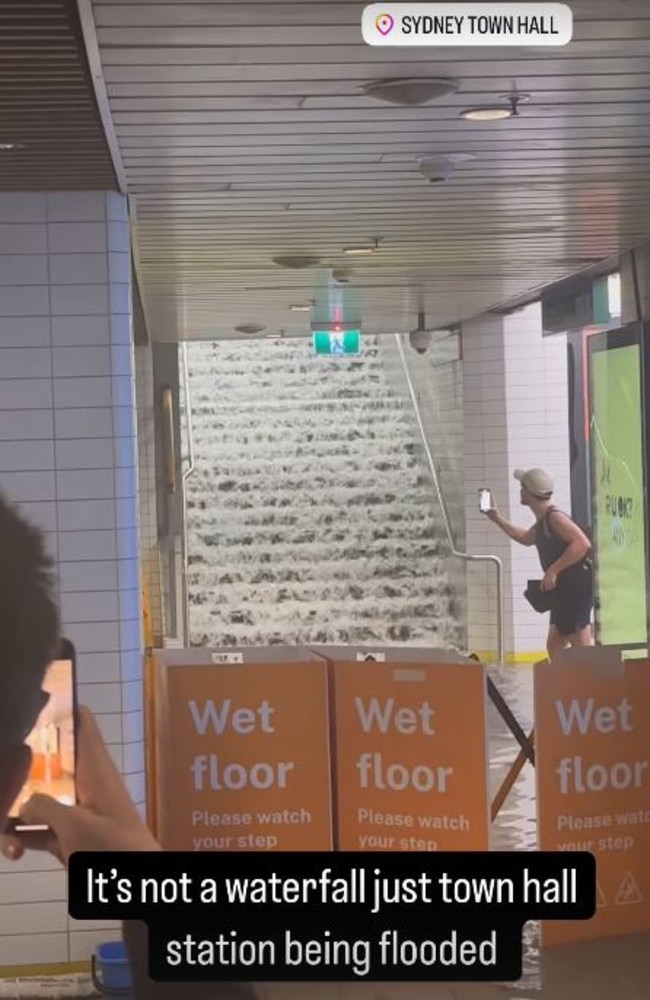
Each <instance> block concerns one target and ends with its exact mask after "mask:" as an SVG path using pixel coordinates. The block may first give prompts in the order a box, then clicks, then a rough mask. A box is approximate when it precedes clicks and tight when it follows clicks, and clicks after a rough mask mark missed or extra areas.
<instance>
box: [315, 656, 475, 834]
mask: <svg viewBox="0 0 650 1000" xmlns="http://www.w3.org/2000/svg"><path fill="white" fill-rule="evenodd" d="M333 671H334V691H335V733H336V762H337V767H336V771H337V815H338V821H337V828H338V847H339V850H342V851H364V850H367V851H485V850H487V849H488V838H489V820H488V795H487V768H486V726H485V672H484V668H483V667H482V666H481V665H480V664H478V663H476V664H475V663H471V664H438V663H434V664H426V665H425V664H417V665H414V664H412V663H411V664H403V665H399V664H395V663H355V662H337V663H334V665H333Z"/></svg>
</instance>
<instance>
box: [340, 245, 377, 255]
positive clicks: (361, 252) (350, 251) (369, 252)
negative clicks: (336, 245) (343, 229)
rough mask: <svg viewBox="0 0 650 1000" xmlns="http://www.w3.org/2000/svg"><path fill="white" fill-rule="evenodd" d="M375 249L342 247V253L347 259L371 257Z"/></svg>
mask: <svg viewBox="0 0 650 1000" xmlns="http://www.w3.org/2000/svg"><path fill="white" fill-rule="evenodd" d="M376 249H377V248H376V247H374V246H359V247H343V253H344V254H347V256H348V257H371V256H372V254H373V253H374V252H375V250H376Z"/></svg>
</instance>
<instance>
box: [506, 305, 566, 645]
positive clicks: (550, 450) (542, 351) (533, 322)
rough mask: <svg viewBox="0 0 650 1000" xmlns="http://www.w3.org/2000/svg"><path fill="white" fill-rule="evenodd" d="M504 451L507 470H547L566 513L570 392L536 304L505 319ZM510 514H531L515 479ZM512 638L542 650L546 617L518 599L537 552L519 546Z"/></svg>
mask: <svg viewBox="0 0 650 1000" xmlns="http://www.w3.org/2000/svg"><path fill="white" fill-rule="evenodd" d="M504 342H505V371H506V393H507V400H508V455H509V464H510V468H511V469H516V468H523V469H530V468H542V469H546V470H547V471H548V472H550V474H551V475H552V476H553V478H554V480H555V495H554V497H553V500H554V502H555V504H556V505H557V506H558V507H560V508H561V509H563V510H565V511H567V513H569V514H570V513H571V471H570V470H571V463H570V453H569V397H568V383H567V344H566V337H565V336H563V335H558V336H554V337H542V336H541V310H540V306H539V304H534V305H531V306H529V307H528V308H527V309H525V310H524V311H522V312H519V313H515V314H513V315H512V316H507V317H505V319H504ZM509 485H510V510H511V514H512V519H513V520H514V521H516V522H517V523H521V524H523V525H525V524H528V523H531V522H532V517H531V515H530V513H529V512H528V511H526V510H525V509H522V508H521V506H520V503H519V494H520V490H519V483H518V482H517V481H516V480H514V479H512V478H511V479H510V484H509ZM511 556H512V563H511V572H512V577H511V579H512V586H513V637H514V650H515V651H516V652H517V653H537V652H543V650H544V649H545V633H546V625H547V621H546V617H544V618H540V616H539V615H538V614H537V613H536V612H535V611H533V609H532V608H531V607H530V605H529V604H528V602H527V601H526V600H525V599H524V598H523V596H522V595H523V591H524V590H525V589H526V585H527V582H528V580H531V579H539V576H540V569H539V562H538V559H537V552H536V550H535V549H534V548H532V549H527V548H524V547H523V546H521V545H513V546H512V550H511Z"/></svg>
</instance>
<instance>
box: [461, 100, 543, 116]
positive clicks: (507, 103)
mask: <svg viewBox="0 0 650 1000" xmlns="http://www.w3.org/2000/svg"><path fill="white" fill-rule="evenodd" d="M500 99H501V100H502V101H503V102H504V103H503V104H486V105H485V106H484V107H479V108H468V109H467V110H466V111H461V118H466V119H467V120H468V121H471V122H499V121H503V120H504V119H505V118H517V117H518V115H519V105H520V104H522V103H526V102H527V101H529V100H530V97H529V95H528V94H503V95H502V97H501V98H500Z"/></svg>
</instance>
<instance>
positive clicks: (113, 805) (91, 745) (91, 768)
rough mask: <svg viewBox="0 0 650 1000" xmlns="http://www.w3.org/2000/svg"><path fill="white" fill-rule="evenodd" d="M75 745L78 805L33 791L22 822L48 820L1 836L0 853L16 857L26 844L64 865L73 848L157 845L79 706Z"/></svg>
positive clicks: (118, 848) (92, 719)
mask: <svg viewBox="0 0 650 1000" xmlns="http://www.w3.org/2000/svg"><path fill="white" fill-rule="evenodd" d="M77 738H78V745H77V798H78V805H76V806H66V805H63V804H62V803H60V802H57V800H56V799H53V798H51V797H50V796H49V795H34V796H32V798H31V799H30V800H29V801H28V802H27V803H26V804H25V806H24V807H23V809H22V810H21V819H22V820H23V821H24V822H25V823H26V824H31V825H34V826H37V825H43V826H47V827H48V830H47V831H46V832H43V833H29V834H26V835H24V836H20V835H17V834H7V835H5V836H4V837H2V853H3V854H4V855H5V857H7V858H9V859H10V860H12V861H16V860H18V859H19V858H20V857H22V855H23V854H24V852H25V850H26V849H35V850H46V851H49V852H50V854H53V855H54V856H55V857H56V858H58V859H59V860H60V861H61V862H62V864H64V865H67V863H68V860H69V858H70V855H71V854H74V853H75V852H76V851H159V850H161V848H160V846H159V844H158V843H157V841H156V840H155V838H154V837H153V835H152V833H151V832H150V831H149V830H148V829H147V827H146V825H145V824H144V822H143V820H142V818H141V816H140V813H139V812H138V810H137V808H136V807H135V805H134V803H133V801H132V799H131V796H130V795H129V793H128V791H127V789H126V787H125V785H124V782H123V781H122V778H121V776H120V774H119V771H118V770H117V767H116V766H115V764H114V762H113V758H112V757H111V755H110V753H109V751H108V749H107V747H106V744H105V743H104V740H103V738H102V735H101V732H100V730H99V726H98V725H97V722H96V721H95V717H94V715H93V714H92V712H91V711H90V710H89V709H87V708H80V709H79V731H78V737H77Z"/></svg>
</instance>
